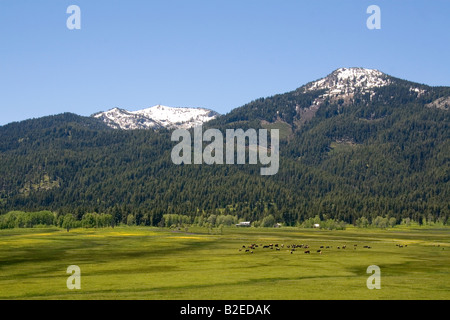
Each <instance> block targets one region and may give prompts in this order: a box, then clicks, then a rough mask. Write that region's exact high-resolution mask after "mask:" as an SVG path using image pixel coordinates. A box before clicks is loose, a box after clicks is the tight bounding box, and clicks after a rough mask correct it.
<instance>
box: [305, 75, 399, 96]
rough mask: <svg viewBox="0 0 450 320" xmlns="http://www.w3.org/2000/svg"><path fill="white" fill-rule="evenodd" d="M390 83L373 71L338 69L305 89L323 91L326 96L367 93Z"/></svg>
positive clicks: (386, 77) (387, 79)
mask: <svg viewBox="0 0 450 320" xmlns="http://www.w3.org/2000/svg"><path fill="white" fill-rule="evenodd" d="M390 83H391V80H390V79H389V76H387V75H386V74H384V73H382V72H381V71H378V70H375V69H365V68H339V69H337V70H335V71H333V72H332V73H330V74H329V75H328V76H326V77H325V78H322V79H320V80H317V81H314V82H312V83H309V84H307V85H306V88H305V89H306V90H307V91H312V90H321V89H325V90H327V93H328V94H334V95H340V94H349V93H354V92H355V91H356V90H363V91H369V90H370V89H371V88H375V87H383V86H386V85H389V84H390Z"/></svg>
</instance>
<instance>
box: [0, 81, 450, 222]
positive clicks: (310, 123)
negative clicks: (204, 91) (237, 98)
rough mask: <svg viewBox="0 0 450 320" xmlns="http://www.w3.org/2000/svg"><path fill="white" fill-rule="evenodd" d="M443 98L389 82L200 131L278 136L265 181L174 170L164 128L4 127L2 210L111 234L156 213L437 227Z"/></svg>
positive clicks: (267, 109)
mask: <svg viewBox="0 0 450 320" xmlns="http://www.w3.org/2000/svg"><path fill="white" fill-rule="evenodd" d="M412 88H413V89H412ZM449 96H450V89H449V88H444V87H443V88H435V87H428V86H425V85H418V84H414V83H410V82H408V81H404V80H399V79H395V78H391V80H390V82H389V85H384V86H381V87H374V88H372V89H371V91H370V92H364V91H358V90H355V91H354V92H352V93H351V94H347V95H345V96H342V95H336V96H331V95H326V90H325V89H322V88H318V89H314V90H309V89H308V85H306V86H303V87H301V88H299V89H297V90H295V91H293V92H289V93H286V94H280V95H276V96H273V97H268V98H261V99H258V100H255V101H253V102H251V103H249V104H247V105H245V106H242V107H240V108H237V109H234V110H232V111H231V112H230V113H229V114H226V115H223V116H221V117H218V118H217V119H216V120H213V121H211V122H208V123H207V124H206V125H205V126H204V127H205V128H204V129H206V128H207V127H210V128H218V129H221V130H224V129H226V128H235V129H237V128H243V129H247V128H269V129H270V128H278V129H280V132H281V136H282V140H281V145H280V169H279V171H278V173H277V174H276V175H273V176H261V175H260V174H259V167H258V166H254V165H212V166H210V165H206V164H204V165H181V166H176V165H174V164H173V163H172V161H171V158H170V153H171V150H172V148H173V146H174V145H175V144H176V143H174V142H172V141H171V131H169V130H166V129H161V130H157V131H153V130H128V131H126V130H114V129H111V128H108V127H107V126H106V125H105V124H104V123H103V122H101V121H99V120H98V119H94V118H91V117H80V116H77V115H74V114H61V115H56V116H50V117H45V118H40V119H32V120H27V121H24V122H20V123H12V124H9V125H6V126H3V127H0V137H1V139H0V210H1V213H3V214H4V213H6V212H8V211H11V210H24V211H38V210H51V211H54V212H57V213H59V214H67V213H72V214H73V215H74V216H75V217H76V218H77V219H81V218H82V216H83V215H84V214H86V213H92V212H97V213H108V214H111V215H112V217H113V219H114V221H115V222H116V223H119V222H125V221H126V219H127V217H128V216H129V215H133V216H134V218H135V221H136V223H137V224H143V225H158V224H159V223H160V222H161V219H162V216H163V215H164V214H179V215H185V216H187V217H189V219H191V221H193V220H194V218H195V217H204V218H206V217H208V216H210V215H212V214H216V215H217V214H232V215H234V216H237V217H238V218H239V219H240V220H246V221H261V220H262V219H263V218H264V217H265V216H268V215H273V216H274V217H275V220H276V221H277V222H281V223H284V224H286V225H294V224H296V223H299V222H302V221H304V220H306V219H308V218H310V217H314V216H316V215H319V216H320V217H321V218H322V219H327V218H333V219H336V220H343V221H346V222H348V223H355V221H356V220H357V219H358V218H360V217H363V216H364V217H367V218H368V219H369V220H371V219H373V218H375V217H376V216H384V217H388V218H392V217H393V218H395V219H396V220H397V221H398V222H399V221H400V220H401V219H402V218H407V217H409V218H411V219H413V220H416V221H419V222H420V221H421V220H422V219H424V218H425V219H427V220H430V219H431V220H439V221H442V222H446V221H448V218H449V217H450V202H449V199H450V185H449V180H450V162H449V159H450V130H449V123H450V122H449V120H450V119H449V111H448V108H446V107H445V106H443V107H440V106H441V105H436V101H442V100H443V99H441V100H439V99H440V98H442V97H444V98H446V97H449ZM444 100H445V99H444ZM433 102H434V104H433Z"/></svg>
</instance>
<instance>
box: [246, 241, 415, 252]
mask: <svg viewBox="0 0 450 320" xmlns="http://www.w3.org/2000/svg"><path fill="white" fill-rule="evenodd" d="M396 246H397V247H399V248H403V247H407V246H408V245H406V244H405V245H401V244H396ZM357 247H358V245H357V244H354V245H353V250H356V249H357ZM257 248H262V249H268V250H276V251H281V250H285V251H287V252H288V253H290V254H293V253H294V252H295V251H297V250H299V251H303V253H305V254H311V252H314V250H312V251H311V248H310V246H309V245H308V244H288V245H284V244H278V243H270V244H259V245H258V244H256V243H253V244H250V245H243V246H242V247H241V248H239V251H242V252H245V253H254V252H255V251H256V249H257ZM332 248H333V246H323V245H322V246H319V248H318V249H317V250H315V252H316V253H317V254H322V253H323V252H324V250H325V249H332ZM362 248H363V249H371V248H372V247H371V246H367V245H365V246H363V247H362ZM336 249H337V250H345V249H347V245H341V246H336Z"/></svg>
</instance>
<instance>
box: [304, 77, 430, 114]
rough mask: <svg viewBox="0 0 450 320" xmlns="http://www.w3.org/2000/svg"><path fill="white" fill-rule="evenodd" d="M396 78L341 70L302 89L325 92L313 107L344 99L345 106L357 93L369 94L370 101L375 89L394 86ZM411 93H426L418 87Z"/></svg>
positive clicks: (413, 88) (411, 88)
mask: <svg viewBox="0 0 450 320" xmlns="http://www.w3.org/2000/svg"><path fill="white" fill-rule="evenodd" d="M395 81H396V78H393V77H391V76H389V75H387V74H385V73H383V72H381V71H378V70H375V69H366V68H339V69H337V70H335V71H333V72H332V73H331V74H329V75H328V76H326V77H325V78H322V79H319V80H317V81H314V82H310V83H308V84H306V85H305V86H303V87H302V89H303V92H311V91H314V90H325V92H324V93H323V94H321V95H320V96H319V97H318V98H316V99H315V100H314V101H313V103H312V105H311V107H312V108H316V107H319V106H320V105H321V104H322V103H323V102H324V101H325V99H330V100H331V101H337V100H339V99H342V100H343V101H344V104H346V103H348V102H350V101H352V98H353V97H354V95H355V94H356V93H362V94H365V93H369V94H370V99H372V96H373V95H374V89H375V88H379V87H384V86H388V85H391V84H393V83H394V82H395ZM409 90H410V91H411V92H415V93H417V95H418V96H420V95H422V94H424V93H425V90H423V89H420V88H418V87H414V86H412V87H410V89H409Z"/></svg>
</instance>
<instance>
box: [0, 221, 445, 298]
mask: <svg viewBox="0 0 450 320" xmlns="http://www.w3.org/2000/svg"><path fill="white" fill-rule="evenodd" d="M449 235H450V229H449V228H437V227H435V228H427V227H416V228H412V227H410V228H406V227H405V228H402V227H396V228H392V229H387V230H380V229H359V228H347V230H339V231H325V230H319V229H300V228H279V229H276V228H273V229H272V228H235V227H230V228H223V229H222V230H220V232H219V230H217V231H216V232H214V231H213V232H211V230H208V229H205V228H190V229H188V230H187V231H186V230H184V229H183V230H182V231H174V230H170V229H159V228H149V227H126V226H122V227H116V228H114V229H112V228H105V229H81V228H80V229H73V230H70V232H67V231H66V230H63V229H58V228H30V229H10V230H0V299H3V300H4V299H13V300H17V299H50V300H64V299H72V300H76V299H83V300H89V299H120V300H125V299H126V300H130V299H133V300H134V299H146V300H179V299H187V300H210V299H217V300H221V299H231V300H248V299H251V300H308V299H326V300H335V299H344V300H348V299H369V300H372V299H382V300H391V299H401V300H406V299H419V300H428V299H434V300H443V299H445V300H447V299H450V237H449ZM251 244H257V245H258V247H255V248H254V249H252V250H250V249H249V250H250V251H249V252H245V250H246V249H247V248H248V246H249V245H251ZM268 244H274V245H275V244H277V245H278V248H279V249H280V250H277V249H276V247H275V246H274V247H273V249H269V248H263V247H262V246H261V245H268ZM292 244H297V245H300V244H304V245H308V246H309V248H308V249H307V250H310V252H311V253H310V254H305V253H304V251H305V250H306V249H303V248H297V249H296V251H294V252H293V253H290V248H287V246H288V245H289V246H290V245H292ZM355 245H356V246H355ZM243 246H246V248H243ZM282 246H283V247H282ZM320 246H324V248H322V249H320ZM327 246H328V247H330V248H326V247H327ZM343 246H346V248H345V249H343ZM364 246H370V248H364ZM400 246H402V247H400ZM338 247H340V249H338ZM239 249H241V250H239ZM317 250H322V253H321V254H320V253H318V252H317ZM251 251H253V253H251ZM70 265H77V266H79V267H80V270H81V278H80V280H81V289H79V290H77V289H73V290H69V289H68V288H67V285H66V282H67V279H68V277H69V276H70V274H68V273H67V267H68V266H70ZM371 265H377V266H379V268H380V270H381V278H380V279H381V289H372V290H369V289H368V288H367V285H366V282H367V279H368V278H369V276H371V274H368V273H367V267H369V266H371Z"/></svg>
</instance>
